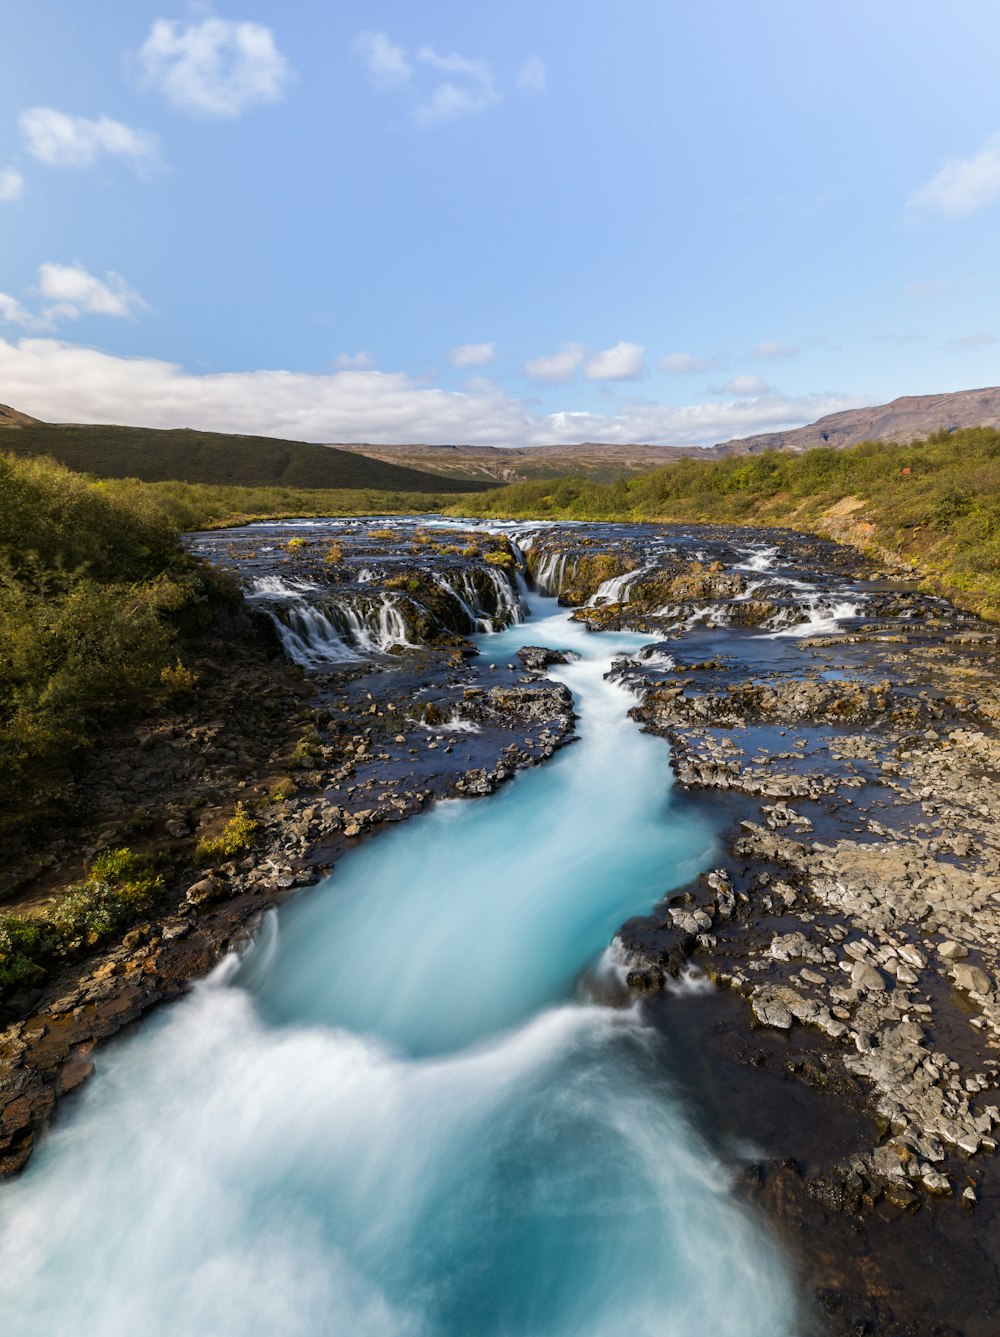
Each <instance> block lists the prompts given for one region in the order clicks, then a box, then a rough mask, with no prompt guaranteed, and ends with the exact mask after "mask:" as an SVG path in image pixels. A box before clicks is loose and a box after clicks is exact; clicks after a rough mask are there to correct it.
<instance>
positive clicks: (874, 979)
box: [851, 961, 886, 993]
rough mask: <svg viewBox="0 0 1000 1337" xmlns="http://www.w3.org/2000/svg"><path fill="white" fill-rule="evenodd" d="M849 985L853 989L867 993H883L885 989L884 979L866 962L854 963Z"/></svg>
mask: <svg viewBox="0 0 1000 1337" xmlns="http://www.w3.org/2000/svg"><path fill="white" fill-rule="evenodd" d="M851 983H852V984H853V985H854V987H855V989H866V990H867V991H868V992H869V993H884V992H885V989H886V982H885V979H884V977H883V976H882V975H881V974H880V972H879V971H877V970H876V969H875V967H874V966H871V965H869V964H868V962H867V961H855V963H854V969H853V970H852V971H851Z"/></svg>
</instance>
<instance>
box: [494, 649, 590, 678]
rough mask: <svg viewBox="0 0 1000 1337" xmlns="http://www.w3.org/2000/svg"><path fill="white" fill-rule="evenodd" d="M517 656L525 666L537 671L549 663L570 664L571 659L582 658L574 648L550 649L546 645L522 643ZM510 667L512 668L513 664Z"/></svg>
mask: <svg viewBox="0 0 1000 1337" xmlns="http://www.w3.org/2000/svg"><path fill="white" fill-rule="evenodd" d="M517 657H518V659H519V660H520V661H521V664H522V665H523V667H524V668H526V669H533V670H535V671H536V672H537V671H539V670H541V669H543V668H547V667H548V665H549V664H568V663H569V662H570V660H571V659H579V658H580V656H579V655H577V654H574V653H573V651H572V650H550V649H549V648H548V646H545V645H522V646H521V648H520V650H518V652H517ZM509 667H511V668H512V667H513V665H510V666H509Z"/></svg>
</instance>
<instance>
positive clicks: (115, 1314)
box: [0, 601, 798, 1337]
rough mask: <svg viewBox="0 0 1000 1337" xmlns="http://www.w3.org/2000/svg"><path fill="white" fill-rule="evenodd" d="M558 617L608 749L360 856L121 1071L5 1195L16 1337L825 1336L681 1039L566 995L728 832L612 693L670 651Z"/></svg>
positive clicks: (132, 1048)
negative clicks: (683, 1096)
mask: <svg viewBox="0 0 1000 1337" xmlns="http://www.w3.org/2000/svg"><path fill="white" fill-rule="evenodd" d="M535 611H536V612H537V613H540V614H543V615H544V614H548V616H541V617H540V619H539V620H538V621H537V622H536V623H535V625H533V626H532V628H531V640H532V641H533V642H535V643H542V644H549V645H553V646H555V647H557V648H568V649H573V650H575V651H576V652H578V653H579V654H580V655H581V656H582V657H583V658H582V659H581V660H580V661H579V662H574V663H571V664H568V665H566V666H565V667H564V668H561V669H560V670H559V671H558V676H560V677H561V678H562V679H563V681H565V682H566V683H567V684H569V685H570V687H571V688H572V690H573V692H574V696H575V700H576V705H577V710H578V713H579V716H580V734H581V741H580V742H579V743H577V744H575V745H574V746H573V747H571V748H568V749H566V750H565V751H564V752H563V753H561V754H560V755H559V756H558V757H557V758H556V759H554V760H553V761H552V762H550V763H549V764H547V765H546V766H545V767H542V768H539V769H537V770H534V771H531V772H528V773H525V774H523V775H521V776H519V777H518V779H517V780H516V781H515V782H514V783H512V784H510V785H508V786H505V787H504V789H503V790H502V791H500V792H499V793H498V794H496V795H495V796H493V797H491V798H490V799H488V800H486V801H483V802H475V803H472V802H458V801H455V802H450V803H445V804H441V805H439V806H438V807H437V808H436V809H435V810H434V811H433V812H431V813H430V814H428V815H425V816H423V817H420V818H418V819H415V820H413V821H411V822H408V823H406V824H405V825H403V826H400V827H398V828H396V829H394V830H392V831H391V832H389V833H387V834H384V835H383V836H381V837H380V838H379V839H378V840H376V841H373V842H371V843H370V844H368V845H366V846H364V847H363V848H362V849H360V850H358V851H356V852H355V853H353V854H352V855H351V856H350V857H348V858H346V859H344V860H343V862H342V863H341V864H340V865H339V866H338V868H337V870H336V873H335V874H334V875H333V876H332V877H331V878H329V879H328V880H327V881H326V882H325V883H324V884H322V885H321V886H319V887H318V888H315V889H314V890H311V891H308V892H305V893H303V894H302V895H301V896H300V897H299V898H298V899H297V900H295V901H293V902H292V903H290V904H289V905H288V906H287V907H286V908H285V909H283V910H282V911H281V913H280V915H279V916H278V917H277V921H276V923H275V922H271V923H270V925H269V926H268V930H267V931H266V932H264V933H262V934H261V936H260V938H259V940H258V942H257V944H256V945H255V947H254V948H253V949H251V951H250V953H249V954H248V956H247V957H246V958H245V959H244V960H243V961H242V962H241V963H237V962H236V961H235V960H233V961H230V962H227V963H226V964H225V965H224V966H223V967H222V968H221V969H220V970H219V971H217V972H216V975H215V977H214V978H213V979H212V980H211V981H209V982H208V983H206V984H205V985H203V986H201V987H200V988H199V989H197V990H196V992H195V994H194V995H193V996H192V997H191V998H189V999H187V1000H185V1001H184V1002H182V1003H179V1004H178V1005H176V1006H175V1007H173V1008H171V1009H170V1010H169V1011H168V1012H164V1013H162V1014H161V1015H160V1016H159V1017H158V1018H157V1019H156V1020H155V1021H154V1022H153V1023H151V1024H150V1025H148V1026H147V1027H146V1028H144V1030H143V1031H142V1032H141V1033H140V1034H138V1035H134V1036H132V1037H131V1038H129V1039H128V1040H126V1041H124V1042H122V1043H120V1044H118V1045H116V1046H114V1047H113V1048H110V1049H107V1050H104V1051H102V1052H101V1053H100V1055H99V1060H98V1061H99V1068H100V1071H99V1074H98V1076H97V1077H96V1078H95V1079H94V1081H92V1082H91V1083H90V1084H89V1085H88V1087H87V1088H86V1089H85V1090H84V1092H83V1094H82V1096H81V1098H80V1101H79V1104H78V1106H77V1108H76V1110H75V1111H74V1112H73V1113H72V1114H69V1113H67V1117H66V1118H65V1119H64V1120H63V1121H62V1122H61V1123H60V1124H59V1125H58V1126H57V1128H56V1130H55V1132H54V1133H53V1134H52V1136H51V1137H50V1138H49V1139H48V1141H47V1142H46V1144H45V1145H44V1146H43V1147H42V1148H41V1149H40V1150H39V1152H38V1153H37V1154H36V1156H35V1158H34V1159H33V1161H32V1162H31V1163H30V1165H29V1168H28V1170H27V1172H26V1174H25V1175H24V1176H23V1178H22V1179H21V1180H20V1181H18V1182H17V1183H15V1184H12V1185H10V1186H8V1187H6V1188H5V1189H4V1190H3V1192H2V1194H0V1247H2V1249H3V1257H4V1268H3V1270H2V1273H0V1331H3V1333H4V1334H5V1337H28V1335H29V1334H30V1337H36V1334H42V1333H44V1334H46V1337H79V1334H83V1333H86V1334H99V1335H100V1337H124V1335H125V1334H133V1333H136V1332H142V1333H143V1334H144V1337H160V1335H161V1334H162V1335H163V1337H166V1334H171V1335H173V1334H177V1333H183V1334H185V1335H187V1334H191V1335H192V1337H202V1335H204V1337H209V1335H210V1337H237V1334H238V1335H239V1337H279V1334H280V1337H321V1335H322V1337H328V1335H329V1334H351V1335H352V1337H353V1335H354V1334H360V1335H361V1337H381V1334H387V1335H388V1334H393V1337H397V1335H398V1334H406V1337H460V1335H461V1337H467V1335H472V1334H474V1335H475V1337H619V1334H622V1333H636V1334H643V1335H644V1337H654V1335H655V1337H702V1335H703V1334H709V1333H710V1334H712V1337H765V1335H766V1337H791V1334H793V1333H795V1332H797V1331H798V1324H797V1318H796V1313H795V1305H794V1300H793V1291H792V1287H791V1285H790V1282H789V1279H788V1277H787V1275H786V1273H785V1270H784V1268H783V1266H782V1264H781V1262H780V1260H779V1258H778V1256H777V1253H776V1251H775V1248H774V1245H773V1244H772V1242H771V1241H770V1239H769V1238H768V1237H767V1235H766V1234H764V1233H763V1232H762V1231H761V1227H760V1225H759V1224H758V1223H756V1222H755V1220H754V1219H753V1218H751V1217H750V1216H749V1215H747V1214H744V1212H743V1211H742V1209H740V1208H739V1207H737V1205H736V1204H735V1203H734V1202H733V1201H732V1200H731V1199H730V1197H729V1195H728V1193H727V1191H726V1187H725V1179H726V1175H725V1172H724V1170H723V1168H722V1167H721V1166H720V1165H718V1164H717V1163H716V1162H715V1161H714V1160H713V1159H712V1157H711V1156H710V1155H709V1154H708V1153H707V1151H706V1150H705V1148H704V1147H703V1146H702V1145H701V1144H700V1142H699V1139H698V1138H697V1135H696V1134H695V1132H694V1131H693V1129H692V1128H691V1126H690V1124H689V1122H688V1121H687V1118H686V1115H685V1113H684V1111H683V1110H682V1108H681V1106H680V1104H679V1102H678V1101H677V1099H676V1097H675V1096H674V1095H673V1094H672V1092H671V1090H670V1089H669V1086H668V1084H667V1081H666V1078H665V1076H664V1067H663V1064H662V1061H661V1053H660V1045H661V1044H662V1043H663V1041H662V1039H661V1038H660V1037H659V1034H658V1033H657V1032H654V1031H652V1030H650V1029H648V1028H646V1027H645V1026H644V1025H643V1024H642V1021H641V1016H640V1014H639V1012H638V1011H637V1009H636V1008H635V1007H634V1006H633V1007H629V1008H625V1009H620V1010H615V1009H610V1008H606V1007H601V1006H596V1005H595V1004H594V1003H592V1002H587V1001H582V1000H581V1001H576V1002H572V1001H569V1000H571V999H572V997H573V993H574V989H575V986H576V981H577V980H578V979H579V977H580V975H581V972H582V971H583V970H584V969H585V968H586V967H587V966H588V965H589V964H591V963H592V962H593V961H594V960H595V959H596V958H597V957H599V955H600V953H601V951H602V949H603V948H604V947H605V946H606V944H607V943H608V942H609V940H610V938H611V936H612V934H613V932H614V930H615V928H616V927H617V925H618V924H619V923H620V922H621V921H622V920H623V919H624V918H625V917H627V916H628V915H630V914H633V913H636V912H639V911H642V910H644V909H645V908H647V907H648V906H649V905H650V904H651V903H652V902H654V901H655V900H656V899H658V897H659V896H660V895H662V893H663V892H664V891H666V890H667V889H668V888H669V887H670V886H671V885H674V884H677V883H679V882H682V881H684V880H685V879H687V878H688V877H690V876H691V875H692V874H693V873H694V872H695V871H696V870H697V869H698V868H699V867H703V866H704V865H705V863H706V862H707V861H708V860H709V859H710V858H711V856H712V850H713V838H712V833H711V831H710V830H709V829H708V828H707V827H706V826H705V825H704V824H699V823H698V822H697V821H694V820H692V819H691V818H690V817H687V816H685V817H684V818H683V819H681V818H680V817H679V816H678V815H677V814H676V813H673V812H671V809H670V804H669V795H668V794H667V789H668V784H669V768H668V764H667V757H666V754H665V751H664V749H663V747H662V744H660V743H658V742H656V741H655V740H653V739H651V738H648V737H644V736H643V735H642V734H640V733H639V731H638V730H637V729H635V728H634V727H632V726H631V725H629V724H628V722H627V721H626V720H625V718H624V712H625V710H626V708H627V706H628V704H629V700H630V698H629V697H628V696H627V694H626V693H625V691H624V689H622V688H621V687H619V686H617V685H615V684H613V683H611V682H608V681H607V680H606V679H605V678H604V672H605V670H606V668H607V666H608V664H609V663H610V659H611V657H612V656H613V655H615V654H618V655H621V654H623V653H629V652H634V651H635V650H636V649H638V647H639V646H640V644H641V643H642V640H643V638H641V637H639V636H633V635H614V636H610V635H600V636H596V635H593V636H592V635H588V634H587V633H586V632H585V631H584V630H583V629H582V628H581V627H580V626H579V625H577V624H573V623H571V622H570V621H569V620H568V619H567V617H566V615H565V614H563V613H561V612H553V610H552V604H551V601H536V603H535ZM523 639H524V633H523V632H522V631H520V630H517V631H507V632H505V633H502V634H500V635H498V636H494V637H490V638H489V640H488V642H487V644H488V647H489V653H490V654H491V655H495V656H497V657H500V656H503V655H507V654H510V653H511V652H512V651H513V650H515V649H516V648H517V647H518V646H519V645H520V644H521V643H522V641H523Z"/></svg>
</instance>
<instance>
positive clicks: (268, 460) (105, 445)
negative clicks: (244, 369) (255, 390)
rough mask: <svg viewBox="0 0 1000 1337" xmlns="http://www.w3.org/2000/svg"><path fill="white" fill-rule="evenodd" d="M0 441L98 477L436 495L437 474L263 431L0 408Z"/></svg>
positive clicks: (465, 486) (451, 487) (450, 485)
mask: <svg viewBox="0 0 1000 1337" xmlns="http://www.w3.org/2000/svg"><path fill="white" fill-rule="evenodd" d="M0 427H2V429H3V430H2V432H0V447H2V448H3V449H4V450H6V451H10V452H11V453H12V454H14V455H22V456H31V455H47V456H49V457H51V458H52V459H54V460H58V461H59V463H60V464H64V465H66V466H67V468H70V469H75V470H78V471H79V472H82V473H89V474H94V475H95V476H96V477H98V478H138V479H141V480H142V481H143V482H146V483H156V482H165V481H173V480H179V481H181V482H185V483H207V484H211V485H214V486H220V485H221V486H237V487H283V488H324V489H334V488H336V489H342V488H353V489H359V488H364V489H378V490H380V491H385V492H420V493H429V492H434V493H440V492H441V491H442V490H443V483H442V476H441V475H440V474H431V473H426V472H423V471H421V470H419V469H411V468H407V467H405V466H403V465H398V464H392V463H389V462H386V461H385V460H380V459H370V458H368V457H367V456H366V455H363V454H359V453H358V452H356V451H348V450H339V449H336V448H334V447H332V446H319V445H310V444H308V443H306V442H304V441H281V440H277V439H276V438H274V437H267V436H235V435H228V434H226V433H223V432H196V431H192V430H190V429H188V428H180V429H174V430H169V431H164V430H160V429H157V428H152V427H112V426H109V427H103V426H97V427H95V426H89V425H80V424H76V423H45V422H38V421H37V420H36V419H34V418H29V417H27V416H26V415H25V414H22V413H18V412H17V410H15V409H10V408H7V407H5V406H0ZM486 485H488V484H487V483H486V482H485V481H482V480H480V481H476V480H475V479H470V478H449V479H448V482H447V488H446V489H445V490H447V491H449V492H476V491H478V490H480V489H481V488H482V487H483V486H486Z"/></svg>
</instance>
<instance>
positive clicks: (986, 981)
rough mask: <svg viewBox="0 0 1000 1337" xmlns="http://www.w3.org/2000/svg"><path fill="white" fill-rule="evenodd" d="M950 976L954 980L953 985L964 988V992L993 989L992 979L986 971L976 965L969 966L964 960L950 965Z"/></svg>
mask: <svg viewBox="0 0 1000 1337" xmlns="http://www.w3.org/2000/svg"><path fill="white" fill-rule="evenodd" d="M951 977H952V979H953V980H954V981H955V987H956V988H958V989H964V990H965V992H966V993H992V991H993V981H992V980H991V979H990V977H989V975H987V973H986V971H985V970H980V969H979V967H978V966H970V965H967V964H965V963H964V962H963V963H961V964H959V965H956V966H952V970H951Z"/></svg>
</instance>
